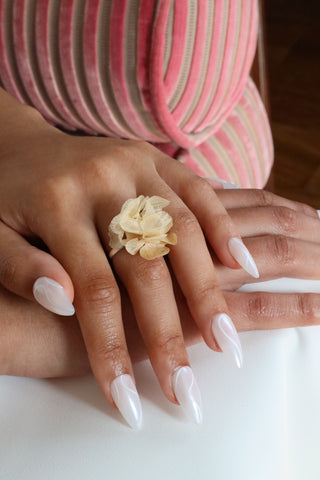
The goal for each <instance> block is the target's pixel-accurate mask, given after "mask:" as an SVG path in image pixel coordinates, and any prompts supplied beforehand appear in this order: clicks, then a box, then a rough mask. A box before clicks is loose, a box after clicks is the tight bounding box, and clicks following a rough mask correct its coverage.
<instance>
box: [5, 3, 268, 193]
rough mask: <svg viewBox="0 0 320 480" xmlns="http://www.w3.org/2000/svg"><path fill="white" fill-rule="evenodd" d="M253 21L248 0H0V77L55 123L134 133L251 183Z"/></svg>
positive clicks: (258, 148)
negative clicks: (250, 77)
mask: <svg viewBox="0 0 320 480" xmlns="http://www.w3.org/2000/svg"><path fill="white" fill-rule="evenodd" d="M257 29H258V8H257V0H0V85H1V86H3V87H4V88H5V89H6V90H7V91H8V92H9V93H11V94H12V95H13V96H15V97H16V98H17V99H18V100H20V101H21V102H23V103H28V104H30V105H33V106H34V107H35V108H36V109H37V110H38V111H39V112H41V113H42V115H43V116H44V117H45V118H46V119H47V121H48V122H50V123H52V124H54V125H57V126H60V127H62V128H64V129H66V130H70V131H72V130H81V131H83V132H86V133H87V134H90V135H96V134H101V135H105V136H113V137H121V138H128V139H143V140H146V141H149V142H153V143H155V144H156V145H157V146H158V147H160V148H161V149H162V150H164V151H166V152H167V153H169V154H171V155H172V156H173V155H174V156H175V157H176V158H179V159H180V160H181V161H184V162H185V163H187V164H188V165H189V166H190V167H191V168H193V169H194V170H195V171H197V173H199V174H202V175H208V174H215V173H216V172H220V173H218V175H220V176H222V175H221V174H223V175H224V176H223V178H225V179H229V180H232V181H235V182H236V183H238V182H239V184H240V185H243V186H262V185H263V184H264V183H265V181H266V178H267V175H268V172H269V170H270V168H271V164H272V158H273V154H272V140H271V134H270V129H269V125H268V120H267V117H266V114H265V111H264V108H263V105H262V103H261V101H260V99H259V96H258V93H257V91H256V90H255V87H254V85H253V84H252V82H251V83H250V82H249V72H250V68H251V64H252V61H253V57H254V54H255V48H256V39H257ZM248 82H249V83H248ZM240 105H242V107H241V106H240ZM235 112H238V113H237V114H236V113H235ZM240 113H241V119H240V120H239V118H240V117H239V115H240ZM236 117H237V119H236ZM232 118H233V120H232ZM230 119H231V123H230V121H229V120H230ZM243 122H244V123H245V125H244V123H243ZM240 127H241V128H240ZM238 130H239V131H238ZM237 136H238V137H239V139H238V140H237V138H238V137H237ZM263 137H265V138H266V139H267V141H265V140H263ZM218 139H219V140H218ZM257 139H260V140H259V141H258V140H257ZM266 143H267V145H266ZM232 152H234V153H232ZM249 167H250V168H249ZM248 169H249V170H248ZM244 171H246V174H244ZM241 172H242V173H243V174H242V173H241Z"/></svg>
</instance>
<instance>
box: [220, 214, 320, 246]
mask: <svg viewBox="0 0 320 480" xmlns="http://www.w3.org/2000/svg"><path fill="white" fill-rule="evenodd" d="M229 215H230V217H231V218H232V220H233V222H234V223H235V225H236V226H237V227H238V229H239V231H240V232H241V235H242V236H243V237H252V236H257V235H267V234H270V235H286V236H290V237H293V238H299V239H301V240H306V241H309V242H316V243H319V241H320V221H319V217H318V216H317V217H313V216H310V215H305V214H304V213H302V212H301V211H298V210H294V209H291V208H288V207H284V206H273V207H257V208H235V209H231V210H229Z"/></svg>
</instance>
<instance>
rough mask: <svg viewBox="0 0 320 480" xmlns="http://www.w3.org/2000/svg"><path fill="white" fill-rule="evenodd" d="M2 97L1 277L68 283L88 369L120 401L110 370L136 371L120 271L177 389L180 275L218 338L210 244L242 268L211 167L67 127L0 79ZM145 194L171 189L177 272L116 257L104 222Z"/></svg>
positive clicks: (159, 367) (157, 359) (163, 380)
mask: <svg viewBox="0 0 320 480" xmlns="http://www.w3.org/2000/svg"><path fill="white" fill-rule="evenodd" d="M0 105H1V108H0V168H1V176H0V284H1V285H2V286H3V287H5V288H6V289H7V290H9V291H11V292H12V293H14V294H16V295H18V296H20V297H22V298H24V299H25V300H28V301H34V299H33V294H32V286H33V284H34V282H35V280H36V279H37V278H39V277H42V276H46V277H49V278H51V279H53V280H55V281H56V282H58V283H59V284H60V285H62V286H63V288H64V289H65V291H66V293H67V295H68V297H69V299H70V301H71V302H73V304H74V306H75V309H76V313H77V320H78V322H79V326H80V330H81V334H82V337H83V340H84V343H85V346H86V350H87V352H88V358H89V362H90V365H91V368H92V371H93V373H94V375H95V377H96V379H97V381H98V383H99V385H100V387H101V389H102V391H103V393H104V395H105V397H106V398H107V400H108V401H109V402H110V403H113V400H112V397H111V392H110V385H111V383H112V381H113V380H114V378H115V377H117V376H120V375H123V374H130V375H132V376H133V371H132V361H131V360H132V359H131V357H130V355H129V352H128V349H127V345H126V338H125V331H124V325H123V315H122V310H121V301H123V299H122V298H121V292H120V290H119V286H118V282H117V280H116V276H117V277H118V278H119V279H120V280H121V282H122V284H123V285H124V287H125V289H126V291H127V292H128V294H129V297H130V299H131V303H132V307H133V311H134V314H135V318H136V320H137V324H138V326H139V330H140V332H141V335H142V337H143V340H144V344H145V346H146V349H147V352H148V356H149V358H150V360H151V362H152V365H153V368H154V370H155V372H156V374H157V376H158V378H159V381H160V384H161V387H162V389H163V391H164V393H165V395H166V396H167V398H168V399H169V400H171V401H175V396H174V392H173V389H172V375H173V373H174V371H175V370H176V369H177V368H178V367H181V366H185V365H189V360H188V355H187V352H186V348H185V343H184V338H183V333H182V328H181V323H180V317H179V311H178V306H177V302H176V299H175V296H174V290H173V285H172V275H174V276H175V278H176V279H177V282H178V284H179V287H180V288H181V291H182V292H183V295H184V297H185V298H186V301H187V305H188V309H189V310H190V312H191V314H192V317H193V319H194V321H195V323H196V324H197V325H198V327H199V329H200V331H201V334H202V336H203V338H204V340H205V341H206V343H207V344H208V345H209V346H210V347H211V348H217V345H216V342H215V339H214V337H213V334H212V332H211V322H212V319H213V317H214V316H215V315H216V314H218V313H227V314H229V311H228V305H227V303H226V301H225V298H224V296H223V294H222V292H221V289H220V286H219V282H218V279H217V274H216V271H215V268H214V265H213V262H212V259H211V256H210V252H209V248H208V247H211V248H212V249H213V250H214V251H215V252H216V254H217V255H218V257H219V259H220V261H221V262H222V263H223V264H224V265H226V266H228V267H230V268H233V269H238V268H239V265H238V264H237V262H236V261H235V260H234V259H233V258H232V256H231V254H230V252H229V250H228V248H227V243H228V240H229V239H230V238H231V237H239V238H240V235H239V232H238V231H237V228H236V227H235V225H234V224H233V222H232V220H231V218H230V217H229V216H228V214H227V212H226V210H225V208H224V206H223V204H222V203H221V202H220V201H219V199H218V197H217V195H216V193H215V191H214V190H213V189H212V187H211V186H210V185H209V184H208V183H207V182H206V181H205V180H204V179H201V178H199V177H198V176H197V175H195V174H194V173H193V172H192V171H191V170H190V169H188V168H187V167H185V166H183V165H182V164H180V163H179V162H174V161H172V159H171V158H169V157H167V156H166V155H164V154H163V153H161V152H159V151H158V150H157V149H155V148H154V147H152V146H151V145H149V144H147V143H146V142H136V141H126V140H119V139H109V138H92V137H73V136H70V135H66V134H64V133H62V132H61V131H59V130H57V129H55V128H53V127H51V126H50V125H48V124H47V123H46V122H45V121H44V120H43V118H42V117H41V115H40V114H39V113H37V112H36V111H35V110H34V109H33V108H31V107H28V106H24V105H21V104H20V103H19V102H17V101H16V100H14V99H13V98H12V97H11V96H10V95H8V94H7V93H6V92H4V91H3V90H1V89H0ZM141 194H142V195H147V196H152V195H159V196H162V197H164V198H166V199H168V200H169V201H170V205H169V206H168V207H167V209H166V210H167V211H168V213H170V214H171V216H172V217H173V222H174V232H175V233H176V234H177V236H178V245H177V246H173V247H172V249H171V252H170V254H169V263H170V268H171V269H172V273H170V271H169V268H168V265H167V262H166V260H164V259H163V258H158V259H156V260H153V261H150V262H148V261H145V260H144V259H142V258H141V257H140V256H138V255H136V256H134V257H131V256H129V255H128V254H127V253H126V252H125V251H123V250H122V251H120V252H119V253H117V254H116V255H115V257H114V258H113V260H112V265H111V264H110V262H109V261H108V258H107V255H106V253H108V251H109V248H108V242H109V239H108V235H107V226H108V225H109V223H110V221H111V219H112V218H113V217H114V216H115V215H117V214H118V213H119V212H120V209H121V206H122V205H123V203H124V202H125V200H127V199H128V198H135V197H137V196H138V195H141ZM39 239H40V240H41V241H42V242H44V244H45V245H46V246H47V251H43V250H41V249H39V248H37V246H36V243H35V242H36V241H37V240H39ZM207 242H208V243H207ZM31 243H33V245H31ZM194 245H197V248H194ZM190 251H192V252H193V253H192V255H190ZM49 252H50V253H49ZM155 293H156V294H155ZM200 298H201V300H202V301H201V302H199V299H200ZM33 308H34V306H33Z"/></svg>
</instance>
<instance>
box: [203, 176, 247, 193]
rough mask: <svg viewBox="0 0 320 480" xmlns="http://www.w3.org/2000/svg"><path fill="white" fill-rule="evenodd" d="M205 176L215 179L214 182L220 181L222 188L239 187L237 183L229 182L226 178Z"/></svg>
mask: <svg viewBox="0 0 320 480" xmlns="http://www.w3.org/2000/svg"><path fill="white" fill-rule="evenodd" d="M205 178H208V179H209V180H215V181H216V182H218V183H221V185H222V186H223V188H224V189H225V190H227V189H235V188H240V187H239V186H238V185H236V184H235V183H233V182H229V181H228V180H223V179H222V178H215V177H205Z"/></svg>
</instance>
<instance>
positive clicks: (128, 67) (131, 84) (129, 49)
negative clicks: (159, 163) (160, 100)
mask: <svg viewBox="0 0 320 480" xmlns="http://www.w3.org/2000/svg"><path fill="white" fill-rule="evenodd" d="M139 8H140V0H130V1H129V2H128V6H127V10H126V19H125V32H126V35H125V38H124V69H125V78H126V86H127V89H128V92H129V96H130V100H131V103H132V106H133V108H134V110H135V113H136V114H137V115H138V116H139V119H140V121H141V123H142V124H143V125H144V126H145V128H146V129H147V130H148V131H149V132H150V133H152V134H153V135H155V136H157V137H159V141H160V140H161V139H162V140H166V139H167V137H166V136H164V135H163V133H162V132H160V130H159V129H158V128H157V126H156V124H155V123H154V121H153V119H152V117H151V115H150V114H149V112H147V111H146V109H145V107H144V106H143V102H142V99H141V92H140V89H139V87H138V85H137V71H136V69H137V40H138V39H137V33H138V19H139Z"/></svg>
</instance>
